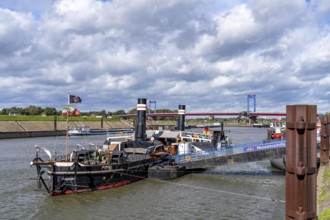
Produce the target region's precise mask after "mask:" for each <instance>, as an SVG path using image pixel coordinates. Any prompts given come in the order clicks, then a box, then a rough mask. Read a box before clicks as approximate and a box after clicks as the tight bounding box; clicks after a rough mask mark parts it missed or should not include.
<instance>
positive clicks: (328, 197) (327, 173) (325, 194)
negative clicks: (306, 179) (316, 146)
mask: <svg viewBox="0 0 330 220" xmlns="http://www.w3.org/2000/svg"><path fill="white" fill-rule="evenodd" d="M317 215H318V219H320V220H322V219H324V220H326V219H330V165H329V164H328V165H326V166H320V168H319V171H318V174H317Z"/></svg>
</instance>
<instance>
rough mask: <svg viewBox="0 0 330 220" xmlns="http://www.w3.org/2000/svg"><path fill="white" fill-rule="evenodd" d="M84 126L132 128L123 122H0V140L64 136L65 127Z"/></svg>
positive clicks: (93, 127)
mask: <svg viewBox="0 0 330 220" xmlns="http://www.w3.org/2000/svg"><path fill="white" fill-rule="evenodd" d="M78 125H85V126H89V127H90V128H91V129H117V128H132V125H130V124H129V123H127V122H123V121H115V122H109V121H103V122H102V123H101V122H99V121H98V122H97V121H84V122H81V121H72V122H68V124H67V123H66V121H57V122H55V121H0V139H4V138H24V137H46V136H58V135H65V134H66V127H67V126H69V127H72V126H78Z"/></svg>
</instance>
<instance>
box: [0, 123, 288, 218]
mask: <svg viewBox="0 0 330 220" xmlns="http://www.w3.org/2000/svg"><path fill="white" fill-rule="evenodd" d="M225 130H226V131H227V132H226V134H227V135H228V136H230V137H231V138H236V139H234V140H236V142H235V141H234V140H233V141H234V143H239V142H249V141H256V140H261V139H263V138H265V137H266V129H263V128H226V129H225ZM229 130H230V132H229ZM104 140H105V136H88V137H74V138H71V139H70V148H71V149H72V148H73V147H74V145H75V144H77V143H80V144H88V143H94V144H97V145H102V144H103V142H104ZM35 144H38V145H40V146H43V147H47V148H48V149H49V150H51V151H56V152H58V153H59V154H61V153H63V152H65V149H64V147H63V148H62V146H65V137H57V138H56V137H47V138H28V139H9V140H0V150H1V154H0V219H48V220H51V219H272V220H273V219H284V218H285V203H284V200H285V176H284V175H283V174H282V173H281V172H276V171H274V170H272V169H271V167H270V163H269V161H261V162H250V163H244V164H236V165H228V166H218V167H216V168H214V169H209V170H207V171H205V172H199V173H191V174H187V175H185V176H184V177H181V178H178V179H175V180H171V181H159V180H151V179H145V180H142V181H138V182H136V183H133V184H130V185H126V186H122V187H118V188H114V189H109V190H101V191H95V192H90V193H82V194H75V195H68V196H55V197H51V196H49V194H47V193H46V192H45V191H41V190H39V189H38V188H37V180H36V170H35V167H31V168H30V167H29V163H30V161H31V160H32V159H33V158H34V156H35V153H34V145H35Z"/></svg>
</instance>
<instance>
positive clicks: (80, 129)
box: [68, 125, 107, 136]
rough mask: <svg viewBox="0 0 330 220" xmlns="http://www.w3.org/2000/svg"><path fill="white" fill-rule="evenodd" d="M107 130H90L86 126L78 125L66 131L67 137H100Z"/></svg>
mask: <svg viewBox="0 0 330 220" xmlns="http://www.w3.org/2000/svg"><path fill="white" fill-rule="evenodd" d="M106 133H107V130H104V129H97V130H92V129H90V127H88V126H86V125H79V126H73V127H70V128H69V130H68V135H69V136H83V135H101V134H106Z"/></svg>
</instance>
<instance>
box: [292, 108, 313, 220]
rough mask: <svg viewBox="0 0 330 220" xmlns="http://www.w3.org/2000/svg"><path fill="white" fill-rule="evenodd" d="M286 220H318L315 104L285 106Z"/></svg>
mask: <svg viewBox="0 0 330 220" xmlns="http://www.w3.org/2000/svg"><path fill="white" fill-rule="evenodd" d="M286 114H287V124H286V127H287V129H286V219H298V220H300V219H301V220H302V219H316V218H317V216H316V174H317V167H316V157H317V155H316V117H317V114H316V106H315V105H288V106H287V107H286Z"/></svg>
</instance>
